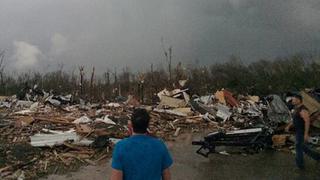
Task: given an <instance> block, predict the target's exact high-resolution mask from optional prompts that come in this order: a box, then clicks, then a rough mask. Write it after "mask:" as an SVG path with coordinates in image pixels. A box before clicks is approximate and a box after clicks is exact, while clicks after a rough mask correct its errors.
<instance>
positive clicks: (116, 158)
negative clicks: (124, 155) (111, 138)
mask: <svg viewBox="0 0 320 180" xmlns="http://www.w3.org/2000/svg"><path fill="white" fill-rule="evenodd" d="M111 167H112V168H113V169H116V170H119V171H122V169H123V167H122V163H121V152H120V147H119V143H118V144H116V145H115V148H114V150H113V152H112V163H111Z"/></svg>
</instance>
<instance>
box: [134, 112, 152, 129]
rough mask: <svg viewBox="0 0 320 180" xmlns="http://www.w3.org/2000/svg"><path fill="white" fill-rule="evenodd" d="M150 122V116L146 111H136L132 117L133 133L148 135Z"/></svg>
mask: <svg viewBox="0 0 320 180" xmlns="http://www.w3.org/2000/svg"><path fill="white" fill-rule="evenodd" d="M149 121H150V116H149V114H148V112H147V111H146V110H145V109H140V108H139V109H135V110H134V111H133V114H132V117H131V122H132V128H133V132H135V133H146V132H147V128H148V126H149Z"/></svg>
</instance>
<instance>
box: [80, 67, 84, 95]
mask: <svg viewBox="0 0 320 180" xmlns="http://www.w3.org/2000/svg"><path fill="white" fill-rule="evenodd" d="M79 72H80V84H79V86H80V95H81V96H82V95H83V88H84V84H83V83H84V66H79Z"/></svg>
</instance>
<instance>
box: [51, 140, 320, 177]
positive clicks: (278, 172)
mask: <svg viewBox="0 0 320 180" xmlns="http://www.w3.org/2000/svg"><path fill="white" fill-rule="evenodd" d="M199 137H200V135H190V134H184V135H180V137H179V138H178V139H177V141H175V142H168V143H167V145H168V147H169V149H170V151H171V153H172V155H173V158H174V165H173V167H172V179H174V180H187V179H188V180H213V179H259V180H261V179H272V180H277V179H303V180H305V179H320V163H317V162H315V161H313V160H311V159H309V158H307V157H305V161H306V170H305V171H303V172H301V171H297V170H296V167H295V164H294V155H293V154H292V153H288V152H278V151H274V150H266V151H263V152H261V153H259V154H255V155H247V156H245V155H240V154H232V155H230V156H225V155H220V154H213V155H211V156H210V157H209V158H204V157H201V156H199V155H197V154H196V153H195V151H196V149H197V147H194V146H192V145H191V141H192V140H195V139H196V140H197V139H199ZM109 176H110V160H107V161H105V162H101V164H100V165H98V166H87V167H83V168H81V169H80V170H78V171H77V172H71V173H69V174H65V175H50V176H49V177H47V178H45V179H49V180H88V179H90V180H105V179H108V178H109Z"/></svg>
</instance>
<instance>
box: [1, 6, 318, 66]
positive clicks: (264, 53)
mask: <svg viewBox="0 0 320 180" xmlns="http://www.w3.org/2000/svg"><path fill="white" fill-rule="evenodd" d="M0 27H1V29H0V49H5V50H6V64H7V66H8V67H10V68H14V69H16V70H19V71H23V70H28V69H40V70H43V71H45V70H47V69H50V68H54V67H57V65H58V64H61V63H63V64H65V66H66V67H77V66H78V65H85V66H86V67H92V66H95V67H96V68H97V69H98V71H99V72H102V71H104V70H106V69H107V68H110V69H112V68H113V67H118V68H119V69H120V68H122V67H123V66H129V67H131V68H132V69H134V70H144V69H146V68H148V67H149V66H150V64H151V63H154V64H159V63H163V62H164V55H163V49H162V43H161V39H162V38H163V42H164V43H163V44H164V46H165V48H168V47H169V46H172V47H173V55H174V57H173V60H174V62H178V61H182V62H185V63H190V62H195V61H196V60H197V61H198V62H200V63H201V64H210V63H214V62H223V61H225V60H226V59H228V58H229V57H230V56H231V55H236V56H240V57H241V58H242V60H243V61H246V62H251V61H255V60H258V59H262V58H264V59H265V58H274V57H278V56H285V55H289V54H295V53H299V52H312V53H318V52H320V1H319V0H0Z"/></svg>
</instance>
